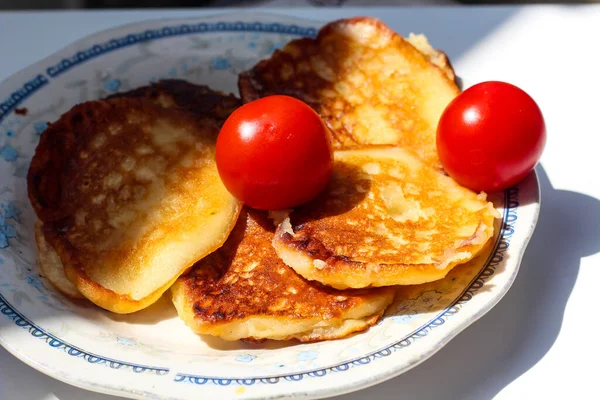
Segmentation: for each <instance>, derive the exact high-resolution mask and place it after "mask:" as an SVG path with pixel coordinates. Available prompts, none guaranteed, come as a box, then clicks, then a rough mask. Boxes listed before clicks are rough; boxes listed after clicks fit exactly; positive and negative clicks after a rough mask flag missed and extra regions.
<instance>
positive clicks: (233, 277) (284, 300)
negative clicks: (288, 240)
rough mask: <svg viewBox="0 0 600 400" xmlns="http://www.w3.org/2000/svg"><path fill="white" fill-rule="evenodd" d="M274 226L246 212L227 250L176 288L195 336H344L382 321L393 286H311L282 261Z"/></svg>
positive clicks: (260, 215)
mask: <svg viewBox="0 0 600 400" xmlns="http://www.w3.org/2000/svg"><path fill="white" fill-rule="evenodd" d="M273 232H274V225H273V221H271V220H269V219H268V218H267V214H266V212H264V211H256V210H252V209H249V208H246V207H244V209H243V211H242V213H241V215H240V218H239V220H238V223H237V225H236V227H235V228H234V230H233V232H232V233H231V235H230V237H229V239H228V240H227V242H225V244H224V245H223V247H222V248H220V249H219V250H217V251H216V252H214V253H213V254H211V255H209V256H208V257H206V258H204V259H202V260H201V261H199V262H198V263H197V264H196V265H195V266H194V267H193V268H192V269H191V270H190V271H189V272H188V273H187V274H185V275H183V276H182V277H180V278H179V279H178V280H177V282H176V283H175V285H173V287H172V289H171V290H172V293H173V303H174V304H175V307H176V308H177V311H178V313H179V316H180V317H181V318H182V319H183V320H184V321H185V323H186V324H187V325H188V326H189V327H190V328H191V329H192V330H194V331H195V332H197V333H203V334H209V335H214V336H219V337H221V338H223V339H225V340H237V339H246V340H248V339H249V340H252V341H255V340H261V339H276V340H291V339H297V340H300V341H303V342H305V341H316V340H325V339H338V338H342V337H344V336H347V335H349V334H351V333H352V332H357V331H362V330H365V329H367V328H368V327H369V326H371V325H373V324H375V323H376V322H377V320H378V319H379V318H380V317H381V315H382V314H383V312H384V310H385V308H386V307H387V306H388V305H389V304H390V303H391V302H392V300H393V296H394V292H395V289H394V288H377V289H368V290H344V291H340V290H335V289H332V288H330V287H326V286H323V285H321V284H319V283H317V282H309V281H307V280H305V279H303V278H302V277H301V276H299V275H298V274H296V273H295V272H294V271H293V270H292V269H291V268H289V267H287V266H286V265H285V264H283V262H282V261H281V260H280V259H279V257H277V254H275V251H274V250H273V247H272V246H271V241H272V239H273Z"/></svg>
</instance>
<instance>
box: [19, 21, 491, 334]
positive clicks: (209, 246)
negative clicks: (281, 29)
mask: <svg viewBox="0 0 600 400" xmlns="http://www.w3.org/2000/svg"><path fill="white" fill-rule="evenodd" d="M239 89H240V95H241V100H239V99H238V98H236V97H235V96H233V95H231V94H224V93H220V92H216V91H213V90H211V89H209V88H208V87H205V86H198V85H193V84H191V83H187V82H183V81H176V80H169V81H161V82H159V83H157V84H153V85H151V86H148V87H143V88H139V89H136V90H133V91H130V92H126V93H121V94H119V95H116V96H112V97H111V98H108V99H105V100H98V101H91V102H87V103H83V104H80V105H77V106H75V107H74V108H72V109H71V110H70V111H69V112H67V113H66V114H64V115H63V116H62V117H61V118H60V119H59V120H58V121H56V122H55V123H53V124H51V125H50V126H49V127H48V129H47V130H46V132H45V133H44V134H43V135H42V137H41V140H40V143H39V145H38V147H37V149H36V153H35V156H34V157H33V160H32V163H31V167H30V170H29V175H28V185H29V196H30V200H31V203H32V205H33V207H34V210H35V212H36V214H37V216H38V221H37V223H36V227H35V229H36V240H37V243H38V250H39V262H40V266H41V269H42V271H43V273H44V274H45V276H46V278H47V279H48V280H49V281H50V282H52V283H53V284H54V285H55V286H56V287H57V289H59V290H60V291H61V292H62V293H64V294H65V295H67V296H70V297H73V298H87V299H89V300H90V301H92V302H93V303H95V304H97V305H98V306H100V307H102V308H104V309H106V310H109V311H112V312H115V313H131V312H135V311H138V310H141V309H143V308H145V307H147V306H149V305H150V304H152V303H154V302H155V301H156V300H157V299H158V298H159V297H160V296H161V295H162V294H163V293H164V292H165V291H167V290H168V289H169V288H170V289H171V293H172V299H173V303H174V304H175V307H176V308H177V311H178V313H179V315H180V317H181V318H182V319H183V320H184V321H185V322H186V324H187V325H188V326H189V327H190V328H192V329H193V330H194V331H196V332H198V333H204V334H211V335H215V336H219V337H222V338H223V339H226V340H238V339H244V340H252V341H258V340H263V339H276V340H290V339H297V340H300V341H315V340H324V339H336V338H341V337H345V336H347V335H349V334H350V333H353V332H357V331H362V330H365V329H367V328H368V327H369V326H371V325H373V324H374V323H376V322H377V321H378V320H379V319H380V318H381V316H382V315H383V313H384V312H385V309H386V308H387V307H388V306H389V305H390V304H391V303H392V301H393V299H394V294H395V293H396V291H397V285H413V284H419V283H425V282H431V281H434V280H437V279H441V278H443V277H444V276H445V275H446V274H447V273H448V271H449V270H450V269H452V268H453V267H454V266H456V265H458V264H460V263H464V262H466V261H468V260H470V259H472V258H473V257H474V256H475V255H476V254H477V253H478V252H480V251H481V249H482V248H483V247H484V246H485V244H486V243H487V242H488V240H489V239H490V238H491V237H492V236H493V233H494V232H493V223H494V218H496V217H497V212H496V211H495V209H494V208H493V207H492V205H491V203H489V202H487V201H486V198H485V194H483V193H481V194H476V193H473V192H471V191H469V190H467V189H465V188H463V187H461V186H459V185H458V184H457V183H456V182H454V181H453V180H452V179H451V178H449V177H448V176H446V175H445V174H444V172H443V170H442V168H441V165H440V162H439V159H438V156H437V152H436V147H435V130H436V127H437V122H438V119H439V117H440V115H441V113H442V112H443V110H444V108H445V107H446V105H447V104H448V103H449V102H450V101H451V100H452V99H453V98H454V97H455V96H456V95H457V94H458V93H459V89H458V87H457V86H456V84H455V82H454V72H453V70H452V67H451V66H450V63H449V62H448V59H447V57H446V56H445V55H444V54H443V53H441V52H439V51H437V50H434V49H433V48H431V46H430V45H429V43H428V42H427V40H426V39H425V37H424V36H411V37H409V38H408V39H404V38H402V37H401V36H399V35H398V34H396V33H395V32H393V31H392V30H391V29H389V28H388V27H387V26H385V25H384V24H383V23H382V22H380V21H378V20H376V19H373V18H352V19H346V20H339V21H335V22H332V23H330V24H327V25H326V26H324V27H323V28H322V29H321V30H320V32H319V35H318V36H317V38H315V39H308V38H303V39H298V40H294V41H292V42H290V43H289V44H288V45H287V46H285V47H284V48H283V49H281V50H278V51H276V52H275V53H274V54H273V55H272V56H271V58H269V59H266V60H263V61H261V62H259V63H258V64H257V65H256V66H255V67H253V68H252V69H251V70H249V71H247V72H244V73H242V74H240V76H239ZM272 94H286V95H290V96H294V97H297V98H299V99H301V100H303V101H305V102H306V103H308V104H309V105H310V106H311V107H313V108H314V109H315V110H316V111H317V112H318V113H319V114H320V115H321V117H322V118H323V120H324V121H325V123H326V124H327V125H328V127H329V128H330V129H331V132H332V136H333V146H334V149H335V165H334V171H333V175H332V178H331V180H330V182H329V184H328V186H327V188H326V189H325V190H324V191H323V192H322V193H320V194H319V196H318V197H317V198H315V199H314V200H312V201H310V202H309V203H307V204H304V205H302V206H300V207H297V208H295V209H293V210H273V211H272V212H270V213H267V212H264V211H257V210H253V209H250V208H248V207H245V206H243V205H242V204H240V202H239V201H237V200H236V199H235V198H233V197H232V196H231V195H230V194H229V193H228V192H227V190H226V189H225V187H224V186H223V184H222V182H221V181H220V179H219V176H218V173H217V169H216V165H215V160H214V152H215V143H216V137H217V135H218V133H219V129H220V126H221V125H222V123H223V122H224V121H225V119H226V118H227V117H228V115H229V114H230V113H231V112H232V111H233V110H235V109H236V108H237V107H239V106H240V105H241V104H242V102H249V101H252V100H255V99H258V98H260V97H264V96H268V95H272Z"/></svg>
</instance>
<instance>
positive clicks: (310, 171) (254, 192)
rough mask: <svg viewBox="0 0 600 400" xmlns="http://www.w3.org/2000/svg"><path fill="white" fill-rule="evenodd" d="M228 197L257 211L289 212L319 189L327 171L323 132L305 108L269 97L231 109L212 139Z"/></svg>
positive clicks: (329, 160) (325, 131) (328, 160)
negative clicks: (228, 193)
mask: <svg viewBox="0 0 600 400" xmlns="http://www.w3.org/2000/svg"><path fill="white" fill-rule="evenodd" d="M216 152H217V154H216V159H217V169H218V171H219V175H220V177H221V180H222V181H223V183H224V184H225V187H226V188H227V190H229V192H230V193H231V194H232V195H233V196H235V197H236V198H238V199H239V200H241V201H242V202H244V203H245V204H246V205H248V206H250V207H253V208H257V209H262V210H279V209H285V208H290V207H294V206H297V205H300V204H302V203H305V202H307V201H309V200H311V199H312V198H314V197H315V196H316V195H317V194H318V193H319V192H320V191H321V190H323V189H324V188H325V186H326V185H327V182H328V180H329V178H330V176H331V170H332V168H333V151H332V147H331V139H330V136H329V130H328V129H327V127H326V126H325V124H324V123H323V120H321V118H320V117H319V115H318V114H317V113H316V112H315V111H314V110H313V109H312V108H310V107H309V106H308V105H307V104H306V103H304V102H302V101H300V100H298V99H295V98H293V97H289V96H279V95H277V96H269V97H264V98H262V99H259V100H255V101H253V102H250V103H248V104H245V105H243V106H242V107H240V108H238V109H237V110H235V111H234V112H233V113H232V114H231V115H230V116H229V118H228V119H227V120H226V121H225V124H223V127H222V128H221V132H220V133H219V137H218V139H217V150H216Z"/></svg>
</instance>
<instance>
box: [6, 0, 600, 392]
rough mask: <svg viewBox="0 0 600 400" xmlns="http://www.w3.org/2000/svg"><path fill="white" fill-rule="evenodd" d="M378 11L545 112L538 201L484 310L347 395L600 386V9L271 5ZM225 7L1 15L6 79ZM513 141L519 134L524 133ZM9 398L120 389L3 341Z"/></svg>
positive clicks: (318, 15) (462, 70)
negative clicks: (92, 42)
mask: <svg viewBox="0 0 600 400" xmlns="http://www.w3.org/2000/svg"><path fill="white" fill-rule="evenodd" d="M273 11H274V12H279V13H289V14H293V15H297V16H302V17H309V18H313V19H322V20H329V19H335V18H339V17H346V16H352V15H359V14H369V15H373V16H377V17H379V18H382V19H383V20H384V21H385V22H386V23H388V24H389V25H390V26H391V27H392V28H394V29H396V30H397V31H399V32H400V33H403V34H408V33H409V32H411V31H415V32H425V33H426V34H427V35H428V36H429V38H430V40H431V42H432V43H433V44H434V45H435V46H437V47H439V48H441V49H444V50H445V51H446V52H447V53H448V54H449V56H450V58H451V60H452V61H453V63H454V66H455V68H456V70H457V72H458V74H459V75H461V76H468V77H469V80H470V81H473V82H476V81H483V80H491V79H495V80H505V81H508V82H512V83H514V84H516V85H518V86H520V87H522V88H523V89H525V90H526V91H528V92H529V93H530V94H531V95H532V96H533V97H534V98H535V99H536V100H537V102H538V103H539V105H540V107H541V109H542V111H543V112H544V115H545V118H546V123H547V127H548V144H547V147H546V150H545V153H544V155H543V157H542V162H541V165H540V166H538V172H539V176H540V181H541V187H542V199H543V200H542V211H541V215H540V220H539V223H538V228H537V230H536V232H535V235H534V237H533V239H532V241H531V243H530V245H529V248H528V250H527V253H526V255H525V258H524V259H523V263H522V266H521V271H520V272H519V276H518V277H517V280H516V282H515V283H514V285H513V287H512V288H511V290H510V292H509V293H508V294H507V295H506V297H505V298H504V299H503V300H502V301H501V302H500V303H499V304H498V305H497V306H496V307H495V308H494V309H493V310H492V311H490V312H489V313H488V314H487V315H485V316H484V317H483V318H481V319H480V320H479V321H478V322H476V323H475V324H474V325H472V326H471V327H469V328H468V329H467V330H465V331H464V332H463V333H461V334H460V335H459V336H458V337H456V338H455V339H454V340H452V341H451V342H450V343H449V344H448V345H447V346H446V347H445V348H443V349H442V350H441V351H439V352H438V353H437V354H436V355H435V356H433V357H432V358H430V359H429V360H427V361H426V362H424V363H422V364H421V365H419V366H418V367H416V368H414V369H413V370H411V371H409V372H407V373H405V374H404V375H402V376H400V377H397V378H395V379H392V380H390V381H387V382H385V383H383V384H380V385H378V386H375V387H372V388H369V389H366V390H363V391H360V392H356V393H353V394H349V395H346V396H343V397H344V398H345V399H366V398H372V399H420V400H427V399H435V400H440V399H444V400H453V399H461V400H462V399H478V400H479V399H484V400H486V399H492V398H495V399H524V398H535V399H542V398H549V399H554V398H571V397H574V398H576V397H581V398H585V399H591V398H600V394H598V393H599V392H598V390H597V381H596V379H598V373H599V372H600V367H599V366H598V362H597V360H598V359H599V358H600V346H599V345H598V344H597V343H598V337H599V331H600V322H599V321H600V319H599V318H598V316H597V313H596V309H595V304H597V303H596V302H597V301H598V300H597V299H598V298H597V297H596V290H598V282H600V254H597V253H598V252H599V251H600V201H599V200H598V199H600V180H599V179H598V176H597V173H598V172H600V154H599V151H598V149H599V147H600V138H599V137H600V129H599V124H598V117H599V115H600V101H599V99H598V94H599V93H600V78H599V76H600V73H599V66H600V52H599V51H598V48H599V47H598V38H600V7H596V6H547V7H544V6H537V7H516V8H513V7H509V8H425V9H420V8H406V9H402V8H369V9H364V8H363V9H356V8H344V9H294V8H288V9H275V10H273ZM215 12H219V11H218V10H204V11H201V10H173V11H167V10H156V11H134V12H123V11H113V12H106V11H99V12H51V13H48V12H46V13H42V12H23V13H0V80H2V79H5V78H8V77H9V76H10V75H11V74H13V73H15V72H17V71H18V70H20V69H21V68H24V67H26V66H27V65H29V64H30V63H33V62H35V61H38V60H39V59H41V58H43V57H45V56H47V55H50V54H52V53H53V52H55V51H56V50H59V49H60V48H62V47H63V46H65V45H66V44H68V43H70V42H72V41H74V40H77V39H79V38H81V37H83V36H85V35H88V34H91V33H94V32H96V31H98V30H102V29H105V28H109V27H113V26H117V25H119V24H124V23H128V22H134V21H139V20H144V19H149V18H162V17H184V16H191V15H202V14H205V13H215ZM515 145H517V144H516V143H515ZM0 399H2V400H5V399H6V400H12V399H28V400H29V399H32V400H42V399H44V400H47V399H48V400H49V399H60V400H80V399H90V400H111V399H117V398H116V397H111V396H104V395H100V394H95V393H91V392H86V391H84V390H81V389H78V388H75V387H72V386H69V385H67V384H64V383H61V382H58V381H55V380H53V379H52V378H49V377H47V376H45V375H43V374H41V373H39V372H37V371H35V370H33V369H32V368H30V367H28V366H26V365H25V364H23V363H21V362H20V361H19V360H17V359H16V358H14V357H13V356H12V355H10V354H9V353H8V352H6V351H5V350H4V349H2V348H0Z"/></svg>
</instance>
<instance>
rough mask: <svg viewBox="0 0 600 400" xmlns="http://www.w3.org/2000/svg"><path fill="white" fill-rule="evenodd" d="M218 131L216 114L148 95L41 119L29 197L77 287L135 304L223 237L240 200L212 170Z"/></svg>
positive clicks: (111, 305)
mask: <svg viewBox="0 0 600 400" xmlns="http://www.w3.org/2000/svg"><path fill="white" fill-rule="evenodd" d="M218 132H219V124H218V121H217V120H214V119H212V118H209V117H200V116H194V115H192V114H190V113H187V112H184V111H181V110H177V109H166V108H163V107H159V106H157V105H155V104H153V103H152V102H150V101H148V100H146V99H110V100H106V101H92V102H87V103H83V104H80V105H78V106H75V107H74V108H72V109H71V110H70V111H69V112H67V113H66V114H64V115H63V116H62V117H61V118H60V119H59V120H58V121H57V122H55V123H53V124H51V125H50V126H49V127H48V129H47V130H46V132H44V134H43V135H42V136H41V138H40V143H39V144H38V147H37V148H36V152H35V155H34V157H33V160H32V162H31V166H30V169H29V173H28V191H29V198H30V201H31V203H32V205H33V208H34V210H35V212H36V214H37V216H38V218H39V220H40V221H41V222H42V223H43V227H42V231H43V235H44V238H45V239H46V241H47V242H48V244H49V245H50V246H51V247H53V248H54V249H55V250H56V253H57V254H58V256H59V258H60V261H61V262H62V264H63V267H64V272H65V274H66V276H67V278H68V279H69V281H70V282H72V283H73V284H74V286H75V287H76V288H77V290H78V291H79V292H80V293H81V294H82V295H84V296H85V297H86V298H88V299H89V300H91V301H92V302H94V303H96V304H97V305H99V306H100V307H103V308H105V309H107V310H110V311H113V312H116V313H130V312H134V311H137V310H140V309H143V308H145V307H147V306H149V305H150V304H152V303H153V302H154V301H156V300H157V299H158V298H159V297H160V296H161V294H162V293H163V292H164V291H166V290H167V289H168V288H169V287H170V286H171V284H172V283H173V282H174V281H175V280H176V279H177V277H178V276H179V275H181V274H182V273H183V272H185V270H187V269H188V268H189V267H191V266H192V265H193V263H194V262H196V261H197V260H198V259H200V258H202V257H204V256H205V255H207V254H209V253H210V252H212V251H214V250H215V249H217V248H219V247H220V246H221V245H222V244H223V242H224V241H225V240H226V238H227V236H228V234H229V232H230V231H231V229H232V228H233V226H234V225H235V221H236V220H237V216H238V213H239V211H240V209H241V205H240V203H239V202H238V201H237V200H236V199H234V198H233V197H232V196H231V195H230V194H229V193H228V192H227V190H226V189H225V187H224V186H223V184H222V182H221V180H220V178H219V176H218V172H217V169H216V165H215V161H214V147H215V142H216V136H217V134H218ZM51 281H52V280H51ZM55 284H57V286H58V287H59V289H60V288H61V285H60V284H59V283H58V282H55Z"/></svg>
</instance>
